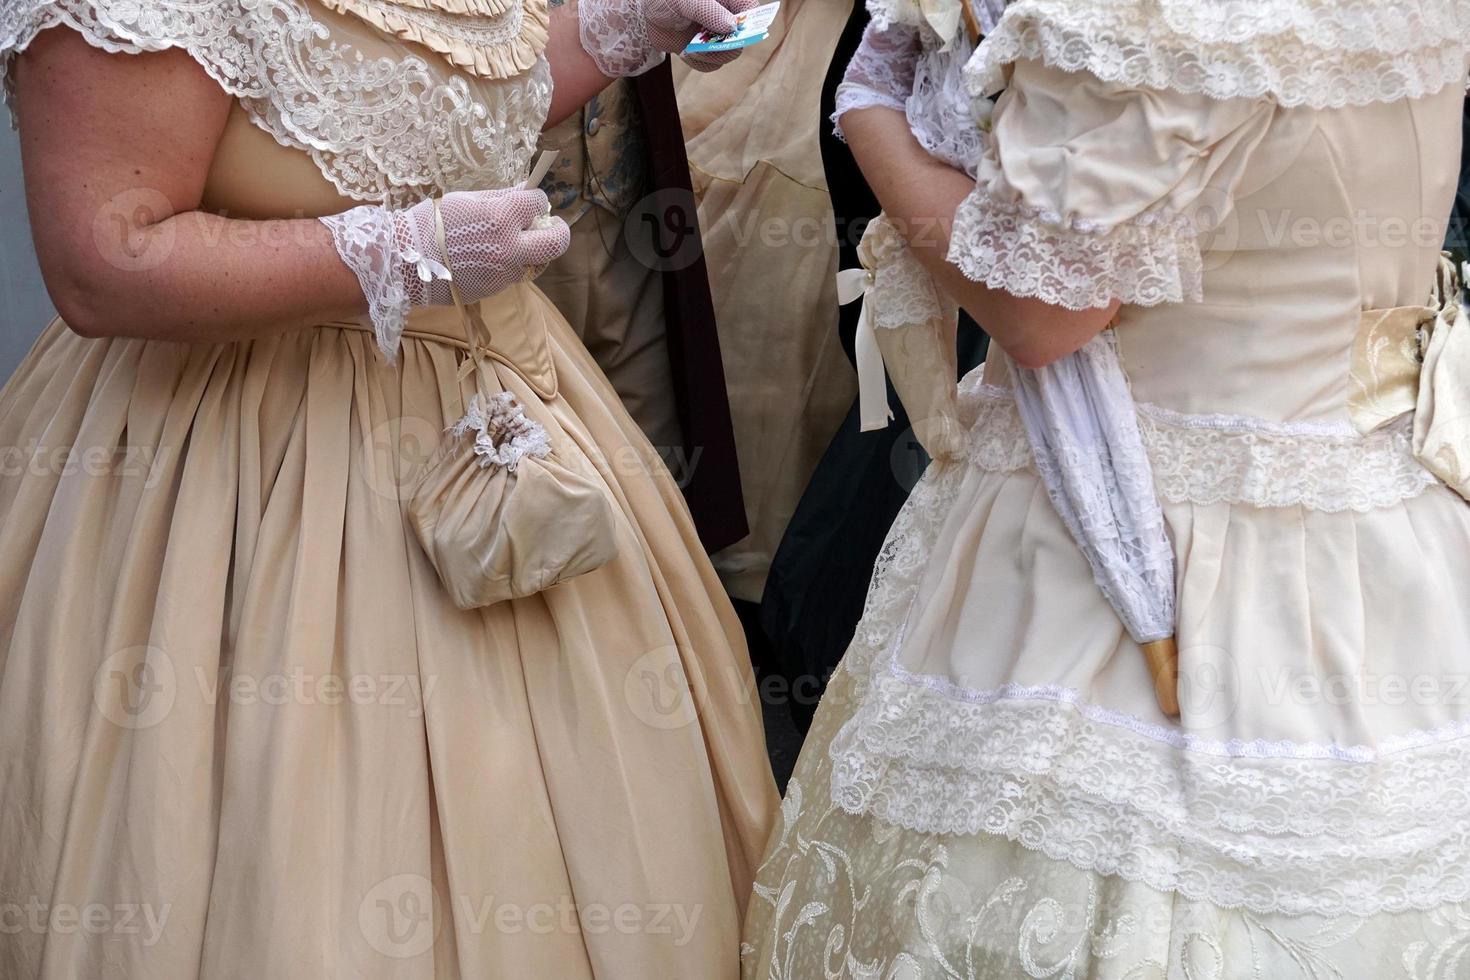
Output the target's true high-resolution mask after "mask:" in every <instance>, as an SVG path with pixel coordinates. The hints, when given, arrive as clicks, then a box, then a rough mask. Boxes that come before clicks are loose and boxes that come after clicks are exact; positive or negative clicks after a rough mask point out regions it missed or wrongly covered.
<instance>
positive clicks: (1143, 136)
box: [745, 0, 1470, 980]
mask: <svg viewBox="0 0 1470 980" xmlns="http://www.w3.org/2000/svg"><path fill="white" fill-rule="evenodd" d="M945 6H946V5H945V4H943V3H939V4H928V3H925V4H922V5H919V4H910V3H906V2H902V0H897V2H891V3H890V2H883V0H875V2H874V3H873V4H872V5H871V9H872V11H873V14H874V27H873V28H872V29H871V31H870V35H869V38H868V40H867V42H865V50H864V51H862V52H860V56H859V58H857V59H854V62H853V65H854V67H853V69H852V70H850V72H849V76H848V77H849V79H850V80H858V81H861V82H862V83H863V84H862V86H861V87H863V88H865V89H867V91H868V95H867V96H866V97H865V98H866V101H865V102H863V103H860V104H868V105H875V104H876V105H890V106H893V107H895V108H898V109H901V110H904V111H906V112H907V115H908V119H909V122H910V125H911V127H912V128H913V129H914V130H915V132H916V133H917V134H918V135H919V136H920V139H921V140H922V141H923V142H924V144H925V145H926V147H928V148H929V149H930V150H931V151H932V152H934V153H935V154H936V155H939V156H941V157H944V158H945V159H947V160H949V161H950V162H952V163H953V164H954V165H955V166H961V167H965V168H967V169H968V170H969V171H970V172H971V174H972V175H973V176H974V177H975V180H976V187H975V191H974V192H973V194H972V195H971V196H970V197H968V198H967V199H966V200H965V202H964V203H963V204H962V205H961V206H960V208H959V210H958V212H957V215H956V221H955V236H954V240H953V247H952V249H951V251H950V255H949V257H950V259H951V261H953V262H955V263H957V264H958V265H959V267H960V268H961V269H962V270H963V271H964V272H965V273H966V274H967V275H969V276H970V277H971V278H972V279H975V280H978V281H981V282H984V283H986V284H988V285H989V286H991V287H992V288H997V289H1004V290H1007V291H1010V292H1012V293H1014V294H1017V295H1022V296H1036V297H1040V298H1042V299H1044V300H1046V301H1048V302H1051V303H1053V304H1058V305H1063V306H1069V307H1073V308H1081V307H1102V306H1106V305H1107V304H1108V303H1109V301H1110V300H1112V299H1118V300H1121V301H1122V303H1123V305H1122V307H1121V309H1120V311H1119V314H1118V316H1117V319H1116V320H1115V322H1114V331H1113V332H1114V337H1115V339H1116V343H1117V347H1118V349H1119V351H1120V352H1121V357H1122V360H1123V363H1124V366H1125V368H1126V370H1127V374H1128V378H1129V382H1130V384H1131V387H1132V393H1133V396H1134V399H1135V401H1136V402H1137V405H1138V412H1139V423H1140V427H1141V430H1142V433H1143V437H1144V442H1145V444H1146V446H1147V449H1148V457H1149V460H1150V462H1151V467H1152V474H1151V477H1152V482H1153V484H1154V486H1155V487H1156V489H1157V493H1158V496H1159V499H1160V501H1161V503H1162V506H1163V511H1164V516H1165V519H1166V521H1167V525H1168V531H1169V535H1170V538H1171V540H1172V547H1173V552H1174V558H1175V562H1176V566H1177V587H1176V598H1177V611H1178V620H1177V625H1178V643H1179V648H1180V657H1181V668H1182V671H1183V683H1182V686H1181V692H1180V693H1181V695H1182V700H1183V713H1182V717H1181V718H1180V719H1178V720H1174V719H1171V718H1168V717H1165V715H1164V714H1163V712H1162V711H1161V710H1160V707H1159V705H1158V703H1157V701H1156V699H1155V694H1154V689H1153V683H1152V679H1151V678H1150V676H1149V674H1148V671H1147V668H1146V663H1145V658H1144V656H1143V654H1142V652H1141V650H1140V649H1139V647H1138V645H1137V644H1136V643H1135V642H1134V641H1133V640H1132V639H1131V638H1130V637H1129V635H1128V634H1127V633H1126V632H1125V630H1124V629H1123V626H1122V624H1121V623H1120V621H1119V618H1118V616H1117V614H1116V613H1115V612H1114V609H1113V607H1112V606H1111V605H1110V604H1109V603H1108V602H1107V601H1106V600H1105V599H1104V597H1103V595H1102V592H1101V591H1100V590H1099V589H1098V587H1097V586H1096V584H1095V583H1094V580H1093V575H1092V572H1091V569H1090V567H1089V564H1088V562H1087V560H1086V559H1085V558H1084V555H1083V553H1082V552H1081V551H1080V550H1079V548H1078V546H1077V544H1076V543H1075V541H1074V539H1073V537H1072V535H1071V534H1069V533H1068V530H1067V528H1066V527H1065V526H1064V524H1063V523H1062V521H1061V520H1060V518H1059V517H1058V516H1057V512H1056V510H1055V508H1054V507H1053V506H1052V505H1051V502H1050V500H1049V499H1048V496H1047V492H1046V489H1045V487H1044V485H1043V482H1042V480H1041V479H1040V477H1039V476H1038V474H1037V472H1036V469H1035V466H1034V465H1033V456H1032V453H1031V451H1030V446H1029V444H1028V442H1027V438H1026V432H1025V430H1024V429H1023V427H1022V423H1021V419H1020V417H1019V415H1018V413H1017V408H1016V401H1015V398H1014V396H1013V394H1012V373H1011V368H1010V366H1009V365H1008V364H1007V363H1006V361H1005V358H1004V357H1003V356H996V357H994V358H992V359H991V362H990V363H988V364H987V365H985V366H984V367H983V368H981V369H978V370H977V371H976V372H974V373H973V374H972V375H971V376H969V377H968V378H966V379H965V381H964V382H962V384H961V386H960V390H959V408H960V415H961V417H962V418H963V421H964V423H965V424H966V426H967V428H968V439H967V444H966V447H965V452H964V453H963V454H962V455H961V456H960V457H959V458H956V459H953V460H948V461H941V462H937V463H935V464H934V465H933V466H932V467H931V468H930V470H929V471H928V472H927V473H926V475H925V477H924V479H923V480H922V482H921V483H920V484H919V486H918V487H917V489H916V490H915V492H914V494H913V496H912V498H911V499H910V501H909V503H908V504H907V506H906V507H905V508H904V510H903V512H902V513H901V515H900V516H899V518H898V520H897V521H896V523H895V526H894V527H893V529H892V531H891V532H890V534H889V537H888V541H887V544H886V545H885V548H884V551H883V553H882V555H881V557H880V560H879V563H878V567H877V570H876V572H875V574H874V577H873V581H872V586H871V590H870V592H869V596H868V603H867V608H866V611H865V615H864V618H863V621H862V624H861V625H860V626H859V628H858V631H857V636H856V639H855V641H854V643H853V645H852V647H851V648H850V650H849V651H848V653H847V656H846V658H845V660H844V662H843V665H842V667H841V668H840V669H839V671H838V673H837V675H836V678H835V679H834V681H833V683H832V686H831V687H830V688H829V690H828V693H827V696H826V698H825V700H824V701H823V703H822V705H821V708H820V710H819V711H818V713H817V716H816V722H815V724H814V726H813V729H812V731H811V734H810V737H809V739H808V741H807V743H806V746H805V748H804V751H803V753H802V756H801V759H800V761H799V762H798V764H797V767H796V771H795V775H794V777H793V780H792V782H791V785H790V788H789V790H788V792H787V796H786V800H785V802H784V805H783V818H784V819H783V826H782V828H781V829H780V830H779V831H778V832H777V834H776V835H775V836H774V837H773V839H772V842H771V845H770V848H769V850H768V852H767V856H766V859H765V862H764V863H763V865H762V867H761V870H760V873H759V875H758V878H757V884H756V892H755V896H754V898H753V899H752V905H751V913H750V916H749V919H748V924H747V929H746V956H745V976H746V977H747V978H749V980H756V978H761V980H775V978H782V980H806V978H809V977H828V978H839V977H840V978H862V980H916V978H946V980H961V978H962V980H978V978H985V980H1013V978H1043V977H1044V978H1065V980H1074V978H1084V977H1085V978H1102V980H1155V978H1169V980H1175V978H1180V980H1245V978H1270V980H1326V978H1333V980H1387V978H1392V977H1402V978H1414V980H1431V978H1433V980H1447V978H1453V977H1460V976H1464V975H1465V974H1464V970H1465V963H1466V962H1467V961H1466V955H1467V953H1470V875H1467V870H1466V869H1467V866H1470V865H1467V861H1470V811H1467V801H1470V743H1467V741H1466V736H1467V734H1470V685H1467V683H1466V678H1467V677H1470V603H1467V602H1466V599H1467V597H1470V503H1467V499H1466V495H1467V494H1470V479H1467V478H1470V405H1467V404H1466V393H1467V392H1470V325H1467V321H1466V319H1465V316H1464V314H1463V312H1462V311H1461V310H1460V306H1459V296H1458V291H1457V290H1456V289H1455V288H1453V287H1450V288H1448V289H1443V288H1440V289H1438V292H1439V293H1440V299H1439V300H1434V299H1432V297H1433V296H1434V294H1435V293H1436V291H1437V287H1440V286H1442V284H1443V280H1444V279H1445V276H1444V273H1445V271H1447V270H1445V269H1443V267H1442V266H1441V264H1440V251H1439V249H1440V243H1441V242H1442V241H1443V236H1444V231H1445V225H1446V222H1447V219H1448V215H1449V210H1450V205H1451V203H1452V200H1453V197H1454V192H1455V180H1456V177H1457V175H1458V165H1459V160H1460V149H1461V147H1460V124H1459V119H1460V115H1461V110H1462V105H1463V100H1464V90H1463V89H1464V80H1465V74H1466V53H1467V44H1470V30H1467V26H1470V6H1467V5H1466V4H1464V3H1463V2H1459V0H1384V2H1381V3H1370V4H1363V3H1355V2H1349V0H1341V2H1339V0H1280V2H1274V0H1273V2H1270V3H1254V2H1249V0H1242V2H1232V3H1216V2H1213V0H1016V2H1014V3H1011V4H1010V5H1009V6H1008V7H1007V8H1006V10H1005V12H1004V15H1003V16H1002V17H1000V19H999V21H998V23H996V24H994V25H993V27H994V29H993V31H992V32H991V33H989V34H988V35H987V36H986V37H985V39H984V40H983V41H981V42H980V44H979V46H978V48H976V47H974V46H973V45H972V44H971V43H970V41H969V40H968V38H967V37H966V36H965V35H964V34H963V33H961V32H963V30H964V28H963V27H962V26H958V25H960V24H961V23H962V20H961V18H960V16H959V13H960V12H959V11H958V10H956V11H954V16H953V18H952V19H946V17H945V16H944V12H945V11H944V8H945ZM936 24H947V25H948V27H949V29H950V30H952V31H953V32H954V33H953V34H951V35H948V36H946V35H942V34H940V33H938V30H937V28H936ZM864 59H867V61H866V63H864ZM998 84H1004V86H1005V88H1004V91H1003V92H1002V93H1001V94H1000V95H999V97H998V100H997V101H996V102H995V104H994V109H993V113H991V114H989V115H980V116H978V117H976V116H970V115H969V114H970V111H971V108H972V106H973V105H974V104H975V103H972V102H971V99H972V98H973V97H980V96H983V95H985V94H986V93H989V92H992V91H994V90H995V88H996V86H997V85H998ZM894 89H897V90H898V94H896V95H895V94H893V90H894ZM856 94H858V93H856V92H854V95H856ZM840 104H841V96H840V95H839V105H840ZM980 105H981V106H982V107H983V106H984V103H983V101H982V102H981V103H980ZM965 120H967V123H966V124H965V125H962V124H961V121H965ZM966 130H968V132H969V139H968V141H967V140H966V138H965V134H966ZM971 151H972V152H971ZM972 154H973V155H972ZM882 275H883V273H882V271H881V270H880V272H879V281H880V282H881V281H882ZM915 295H917V294H911V296H915Z"/></svg>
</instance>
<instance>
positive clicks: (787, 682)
mask: <svg viewBox="0 0 1470 980" xmlns="http://www.w3.org/2000/svg"><path fill="white" fill-rule="evenodd" d="M867 20H868V15H867V11H866V10H864V9H863V5H862V4H861V3H858V4H855V5H854V10H853V13H852V15H851V16H850V17H849V18H848V20H847V24H846V25H845V26H844V28H843V31H842V35H841V37H840V38H839V40H838V42H837V50H836V52H835V53H834V55H833V59H832V65H831V67H830V68H829V69H828V72H827V77H826V80H825V81H824V83H823V85H822V116H823V119H824V123H823V125H822V127H821V133H822V136H821V148H822V165H823V168H824V169H825V171H826V174H827V186H828V188H829V189H830V190H831V194H832V209H833V212H834V214H835V217H836V226H837V231H838V243H839V246H838V251H839V256H840V265H839V268H844V269H849V268H855V267H856V266H857V265H858V259H857V246H858V242H859V241H861V240H862V232H863V229H864V228H865V227H866V225H867V222H868V221H870V220H871V219H872V218H873V217H875V216H876V215H877V214H878V212H879V211H880V210H881V209H880V208H879V206H878V201H877V199H876V198H875V197H874V196H873V192H872V191H871V190H869V189H868V185H867V183H866V181H864V180H863V176H862V173H861V172H860V171H859V170H858V167H857V162H856V161H855V160H854V159H853V157H852V153H851V152H850V151H849V150H848V148H847V145H846V144H845V143H843V142H842V141H841V140H839V139H837V138H836V137H835V136H834V135H832V127H831V126H830V125H828V124H827V123H826V122H825V119H826V118H827V117H829V116H830V115H831V113H832V110H833V107H834V103H835V99H836V91H837V85H838V84H839V83H840V82H841V80H842V73H843V71H844V70H845V69H846V67H847V62H848V60H849V59H851V57H852V54H853V52H854V51H856V50H857V46H858V42H859V41H861V39H862V33H863V27H864V26H865V25H866V24H867ZM859 310H860V304H858V303H853V304H849V305H848V306H846V307H843V308H842V309H841V311H840V314H839V323H838V330H839V331H840V333H841V339H842V346H843V349H844V350H845V351H846V352H847V356H848V358H849V359H853V357H854V354H853V345H854V340H855V338H856V335H857V320H858V314H859ZM959 348H960V358H959V360H960V370H961V373H964V372H965V371H968V370H969V369H970V368H972V367H974V366H975V365H976V364H978V363H980V362H981V361H982V360H983V359H984V350H985V337H984V335H983V334H982V333H981V332H980V330H979V329H978V328H977V327H976V326H975V325H974V323H973V321H971V320H969V319H968V318H967V317H962V318H961V324H960V340H959ZM888 401H889V404H890V405H891V406H892V407H893V410H894V420H893V421H892V422H890V423H889V425H888V427H887V428H886V429H883V430H880V431H877V432H862V431H860V430H859V425H858V423H859V419H858V406H857V403H856V401H854V403H853V405H852V407H851V408H850V409H849V410H848V413H847V417H846V418H845V419H844V420H843V422H842V425H841V427H840V428H839V429H838V430H837V434H836V436H835V437H834V438H833V439H832V442H831V444H830V445H829V446H828V447H827V451H826V452H825V453H824V454H823V456H822V459H821V461H820V462H819V463H818V464H817V468H816V471H815V473H814V474H813V476H812V480H811V483H810V484H809V485H808V486H807V489H806V492H805V493H804V494H803V495H802V498H801V501H800V503H799V504H798V505H797V508H796V513H795V514H794V515H793V516H792V519H791V523H790V524H789V525H788V526H787V529H786V534H785V536H784V537H783V538H782V540H781V545H780V547H779V548H778V549H777V551H776V555H775V558H774V559H773V561H772V563H771V572H770V576H769V577H768V578H767V580H766V590H765V594H764V596H763V597H762V600H761V624H762V627H763V628H764V630H765V633H766V636H767V638H768V639H769V640H770V644H771V645H770V648H769V656H770V658H771V659H770V665H769V669H770V671H771V672H773V673H776V674H779V675H780V677H781V678H782V684H781V688H782V691H781V692H780V693H781V694H782V695H783V696H784V697H785V698H786V700H787V703H788V705H789V707H790V711H791V715H792V719H793V720H794V721H795V723H796V724H797V725H798V727H800V728H801V729H802V731H805V730H806V729H807V728H808V727H809V726H810V724H811V718H812V714H813V712H815V711H816V706H817V701H818V700H819V699H820V697H821V693H822V691H823V690H824V689H825V687H826V683H827V679H828V677H830V676H831V673H832V671H833V669H834V668H835V667H836V666H837V662H838V661H839V660H841V659H842V655H843V654H844V653H845V652H846V651H847V646H848V644H849V643H850V642H851V641H852V635H853V631H854V630H855V629H856V628H857V623H858V619H859V618H860V617H861V616H862V611H863V603H864V601H865V599H866V598H867V593H868V581H869V579H870V578H871V577H872V573H873V565H874V563H875V562H876V561H877V558H878V552H879V550H880V549H881V548H882V546H883V539H884V537H885V536H886V535H887V534H888V529H889V527H890V526H891V525H892V524H893V519H894V518H895V517H896V516H897V515H898V511H899V509H900V508H901V507H902V506H903V504H904V501H905V500H907V499H908V495H909V491H910V490H911V489H912V488H913V485H914V483H915V482H917V480H918V478H919V476H920V475H921V474H922V473H923V470H924V467H925V466H926V465H928V458H927V457H926V456H925V455H924V452H923V450H922V449H920V448H919V445H918V443H917V442H916V441H915V440H914V438H913V433H912V432H911V430H910V427H909V421H908V418H907V416H906V415H905V414H904V411H903V406H902V405H901V403H900V402H899V401H898V398H897V396H896V395H895V394H894V392H893V391H892V389H891V388H890V390H889V392H888Z"/></svg>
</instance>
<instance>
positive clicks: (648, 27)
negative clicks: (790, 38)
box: [577, 0, 760, 77]
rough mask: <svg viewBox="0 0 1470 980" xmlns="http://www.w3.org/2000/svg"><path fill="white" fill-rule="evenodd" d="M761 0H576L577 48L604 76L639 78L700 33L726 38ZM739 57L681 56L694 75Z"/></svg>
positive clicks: (728, 53)
mask: <svg viewBox="0 0 1470 980" xmlns="http://www.w3.org/2000/svg"><path fill="white" fill-rule="evenodd" d="M758 3H760V0H579V3H578V7H577V16H578V18H579V20H580V23H581V37H582V47H583V48H585V49H586V50H587V53H588V54H590V55H591V56H592V60H593V61H594V62H596V63H597V67H598V68H599V69H600V70H601V71H602V73H603V74H604V75H610V76H613V77H619V76H625V75H641V74H643V73H644V72H646V71H648V70H649V69H650V68H653V67H654V66H655V65H657V64H659V63H660V62H662V61H663V59H664V56H665V55H666V54H670V53H672V54H678V53H679V52H681V51H683V50H684V49H685V48H686V47H688V46H689V42H690V41H691V40H693V38H694V35H695V34H697V33H699V32H700V31H701V30H708V31H711V32H713V33H716V34H728V33H730V32H731V31H733V30H735V15H736V14H739V13H743V12H744V11H746V10H749V9H750V8H752V7H754V6H756V5H757V4H758ZM739 55H740V52H739V51H720V52H714V53H702V54H692V55H686V56H685V58H684V61H685V62H686V63H687V64H688V65H689V67H691V68H693V69H695V70H696V71H714V70H715V69H716V68H718V67H720V66H721V65H723V64H726V63H728V62H730V61H733V60H735V58H737V57H738V56H739Z"/></svg>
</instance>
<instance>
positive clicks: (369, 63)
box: [0, 0, 551, 206]
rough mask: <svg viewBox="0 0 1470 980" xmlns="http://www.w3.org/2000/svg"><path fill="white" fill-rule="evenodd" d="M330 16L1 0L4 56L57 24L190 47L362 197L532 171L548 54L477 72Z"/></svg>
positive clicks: (298, 7)
mask: <svg viewBox="0 0 1470 980" xmlns="http://www.w3.org/2000/svg"><path fill="white" fill-rule="evenodd" d="M336 16H338V15H332V14H328V13H326V12H322V13H321V14H320V16H313V13H312V12H311V10H309V9H308V8H307V6H306V5H305V4H304V3H303V2H302V0H154V2H149V3H138V2H134V0H19V2H17V3H12V4H7V5H5V7H4V9H3V10H0V56H3V65H4V66H8V64H9V61H10V59H11V58H13V57H14V55H15V54H16V53H18V52H19V51H21V50H23V49H24V48H25V47H26V46H27V45H28V44H29V43H30V41H31V39H32V38H34V37H35V35H36V34H37V33H39V32H40V31H41V30H44V29H45V28H47V27H52V26H55V25H66V26H68V27H70V28H72V29H73V30H75V31H77V32H78V33H80V34H81V35H82V36H83V37H84V38H85V39H86V40H87V41H88V42H89V43H91V44H92V45H94V46H96V47H99V48H102V49H103V50H106V51H113V52H128V53H138V52H141V51H159V50H164V49H167V48H179V49H182V50H184V51H187V52H188V53H189V54H190V56H191V57H193V58H194V60H196V61H197V62H199V64H200V65H201V66H203V67H204V68H205V70H206V71H208V72H209V73H210V75H211V76H212V77H213V78H214V79H215V80H216V81H217V82H219V84H220V85H221V87H223V88H224V89H225V90H226V91H227V92H229V93H230V94H231V95H233V96H235V97H236V98H238V99H239V100H240V103H241V105H242V106H243V107H244V108H245V110H246V111H247V112H248V113H249V115H250V118H251V119H252V121H254V122H255V124H256V125H258V126H260V127H261V128H262V129H264V130H265V131H266V132H268V133H270V134H271V135H272V136H274V137H275V138H276V139H277V140H278V141H280V142H281V143H283V144H284V145H287V146H292V147H296V148H298V149H301V150H303V151H305V152H307V153H309V154H310V155H311V157H312V159H313V160H314V161H315V162H316V164H317V166H318V168H319V169H320V170H321V172H322V174H323V175H324V176H325V177H326V178H327V179H328V180H330V181H331V182H332V183H333V184H334V185H335V186H336V187H337V189H338V190H339V191H340V192H341V193H342V194H343V195H345V196H347V197H351V198H356V199H358V200H362V201H371V202H380V203H386V204H391V205H394V206H407V205H409V204H412V203H414V202H416V201H419V200H421V199H423V198H424V197H427V196H436V195H438V194H442V193H444V192H446V191H450V190H457V189H484V188H497V187H509V186H511V185H513V184H515V183H517V182H518V181H519V180H520V179H521V178H522V177H524V176H525V170H526V166H527V164H528V162H529V160H530V158H531V155H532V154H533V153H534V151H535V149H536V145H537V140H538V139H539V136H540V131H541V126H542V123H543V121H544V120H545V117H546V112H547V109H548V107H549V106H550V100H551V74H550V69H549V66H548V65H547V63H546V60H545V59H544V58H541V59H539V60H538V61H537V62H536V65H535V67H534V68H532V69H531V70H530V71H529V72H526V73H524V74H522V75H519V76H517V77H515V78H512V79H508V80H505V81H486V80H479V79H475V80H472V79H470V78H469V77H468V76H465V75H460V74H456V73H455V72H453V71H452V69H451V66H450V65H449V64H448V62H444V63H442V64H437V65H430V64H429V63H428V62H426V61H425V60H424V59H422V58H420V57H418V56H416V55H413V54H408V53H405V52H406V49H405V48H403V47H402V46H401V45H398V44H396V43H395V44H393V45H386V44H385V45H384V46H382V47H380V48H376V49H375V51H373V52H368V53H364V51H363V50H361V49H360V48H359V47H357V46H355V45H354V44H353V43H349V42H348V41H345V40H341V39H339V37H338V33H339V32H338V31H337V30H336V29H335V28H334V22H333V21H331V20H329V19H328V18H332V17H336ZM387 52H392V54H388V53H387Z"/></svg>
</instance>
